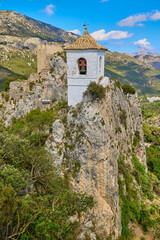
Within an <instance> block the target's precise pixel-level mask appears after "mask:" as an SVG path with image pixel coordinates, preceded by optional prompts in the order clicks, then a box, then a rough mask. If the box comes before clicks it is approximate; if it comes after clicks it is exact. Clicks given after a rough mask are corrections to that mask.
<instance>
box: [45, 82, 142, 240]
mask: <svg viewBox="0 0 160 240" xmlns="http://www.w3.org/2000/svg"><path fill="white" fill-rule="evenodd" d="M60 125H62V123H59V122H55V123H54V124H53V128H52V129H53V130H52V134H51V135H53V137H52V138H49V140H48V141H47V145H48V146H50V151H51V145H52V147H53V149H54V150H53V149H52V151H51V153H53V151H54V155H52V156H54V157H53V160H54V159H56V164H57V159H58V158H57V155H58V154H57V153H58V152H59V150H60V149H61V154H60V156H59V164H60V165H62V166H63V169H64V166H65V167H66V168H67V169H68V166H70V167H69V169H71V168H72V167H73V169H74V170H73V171H69V173H70V174H71V176H72V177H71V179H72V180H71V181H72V187H73V189H75V190H76V191H78V192H81V191H82V192H85V193H87V194H90V195H92V196H94V200H95V202H96V204H95V207H94V209H93V210H92V211H90V212H88V213H87V218H88V219H90V218H91V219H92V220H93V222H95V223H96V226H95V232H96V233H98V234H99V236H100V239H102V240H103V239H106V237H107V236H110V235H111V236H112V239H116V238H117V237H118V235H120V234H121V214H120V207H119V196H118V158H119V157H120V156H121V155H123V156H125V161H126V162H127V163H129V164H130V165H131V166H132V162H131V158H132V156H133V154H136V155H137V156H138V157H139V159H140V161H141V162H143V163H144V164H145V163H146V157H145V147H144V142H143V133H142V116H141V112H140V108H139V101H138V98H137V95H136V94H135V95H127V96H126V95H124V94H123V91H122V90H121V89H119V88H118V87H116V85H115V82H114V81H110V82H109V83H108V85H107V86H106V97H105V99H104V100H103V101H93V100H92V98H91V97H90V96H86V97H85V98H84V99H83V101H82V103H81V104H78V105H77V107H75V108H71V109H70V111H69V113H68V115H67V121H66V123H64V125H63V126H64V127H62V126H61V127H60ZM56 129H57V132H59V129H61V131H60V134H59V140H60V139H61V142H60V143H59V144H58V141H57V140H55V137H54V136H56V135H55V130H56ZM62 131H63V134H64V135H63V137H62ZM137 135H138V136H139V138H138V139H139V140H138V143H136V144H135V143H134V139H135V136H137ZM55 146H56V148H55ZM57 146H59V147H57ZM76 163H79V165H78V166H79V168H78V169H76V168H75V165H76ZM74 164H75V165H74ZM84 218H85V219H86V216H85V217H84ZM82 235H84V234H81V235H80V236H82ZM90 237H91V236H90ZM80 239H85V238H83V237H82V238H80ZM91 239H94V238H91Z"/></svg>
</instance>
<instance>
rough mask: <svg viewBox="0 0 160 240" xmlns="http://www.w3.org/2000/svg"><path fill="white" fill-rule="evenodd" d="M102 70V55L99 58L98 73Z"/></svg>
mask: <svg viewBox="0 0 160 240" xmlns="http://www.w3.org/2000/svg"><path fill="white" fill-rule="evenodd" d="M101 70H102V57H100V58H99V75H101V72H102V71H101Z"/></svg>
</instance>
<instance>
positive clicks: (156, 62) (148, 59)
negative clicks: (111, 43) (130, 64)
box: [134, 55, 160, 71]
mask: <svg viewBox="0 0 160 240" xmlns="http://www.w3.org/2000/svg"><path fill="white" fill-rule="evenodd" d="M134 57H135V58H136V59H138V60H139V61H142V62H144V63H145V64H148V65H149V66H151V67H153V68H155V69H157V70H159V71H160V56H156V57H155V56H150V55H137V56H134Z"/></svg>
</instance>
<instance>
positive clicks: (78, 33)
mask: <svg viewBox="0 0 160 240" xmlns="http://www.w3.org/2000/svg"><path fill="white" fill-rule="evenodd" d="M68 32H72V33H74V34H77V35H81V32H80V31H79V30H78V29H75V30H70V31H68Z"/></svg>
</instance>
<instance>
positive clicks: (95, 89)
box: [84, 82, 105, 100]
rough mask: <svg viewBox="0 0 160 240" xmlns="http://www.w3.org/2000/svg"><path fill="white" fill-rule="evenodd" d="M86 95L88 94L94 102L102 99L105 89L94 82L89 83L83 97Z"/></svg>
mask: <svg viewBox="0 0 160 240" xmlns="http://www.w3.org/2000/svg"><path fill="white" fill-rule="evenodd" d="M87 93H89V94H90V95H91V96H92V98H93V99H94V100H95V99H102V98H104V97H105V88H104V87H103V86H102V85H100V84H97V83H96V82H91V83H90V84H89V85H88V87H87V90H86V91H85V93H84V95H86V94H87Z"/></svg>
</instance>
